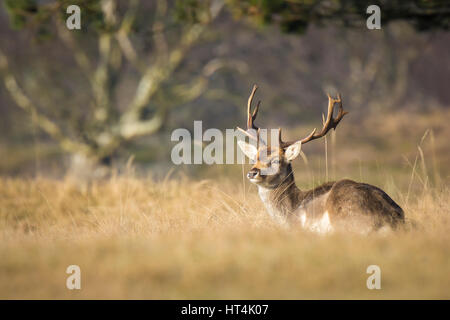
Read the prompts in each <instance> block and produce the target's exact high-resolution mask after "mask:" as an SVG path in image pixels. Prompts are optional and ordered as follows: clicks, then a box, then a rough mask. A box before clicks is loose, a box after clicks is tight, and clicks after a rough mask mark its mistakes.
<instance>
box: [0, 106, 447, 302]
mask: <svg viewBox="0 0 450 320" xmlns="http://www.w3.org/2000/svg"><path fill="white" fill-rule="evenodd" d="M444 114H445V117H444V116H443V115H444ZM409 117H410V118H409V119H412V120H410V121H412V122H413V123H415V126H414V127H411V126H410V125H409V123H411V122H408V121H406V120H405V119H406V117H405V116H403V115H402V114H399V115H397V116H395V115H393V116H391V117H389V118H388V119H386V120H385V121H384V122H382V123H381V122H380V121H375V120H376V119H374V121H372V122H373V123H372V124H371V123H364V125H362V126H352V125H351V123H350V122H349V123H348V124H347V125H346V126H343V127H342V128H341V130H340V131H337V137H335V139H337V141H338V142H337V144H338V145H339V148H338V150H336V149H337V146H336V145H335V144H333V141H334V140H333V139H330V138H329V139H328V143H329V152H328V162H329V178H330V179H334V178H338V179H339V178H344V177H349V178H353V179H355V180H359V181H365V182H368V183H372V184H375V185H377V186H379V187H381V188H383V189H384V190H386V191H387V192H388V193H389V194H390V195H391V196H392V197H393V198H394V199H395V200H396V201H397V202H398V203H399V204H400V205H401V206H402V207H403V208H404V209H405V211H406V215H407V217H408V219H410V220H414V221H415V222H416V224H417V227H416V228H413V229H412V230H410V231H406V232H403V231H402V232H397V233H393V234H388V235H384V236H382V235H370V236H358V235H348V234H333V235H330V236H319V235H315V234H311V233H309V232H306V231H303V230H300V229H298V228H291V229H284V228H281V227H279V226H277V225H276V224H274V223H273V222H272V221H271V220H270V219H269V217H268V216H267V214H266V213H265V209H264V208H263V206H262V204H261V201H260V200H259V198H258V196H257V193H256V188H255V187H254V186H250V185H249V184H248V182H246V181H245V180H244V181H243V180H242V176H241V174H242V170H241V169H242V168H241V167H240V166H239V165H236V166H213V167H210V168H209V169H208V171H205V172H204V173H203V176H205V177H210V180H201V178H198V177H197V178H195V179H194V178H183V177H182V173H183V169H176V170H175V171H174V172H173V173H172V175H171V176H170V177H167V178H166V179H164V180H155V179H152V178H150V177H148V178H145V176H144V177H143V176H142V174H141V173H139V174H138V173H134V171H133V170H131V169H129V170H128V171H127V172H125V173H123V174H121V175H117V176H114V177H112V178H111V179H109V180H104V181H96V182H93V183H92V184H90V185H89V186H85V187H81V186H80V185H79V184H78V183H77V182H76V181H75V180H72V179H70V178H65V179H54V180H53V179H50V178H31V179H26V178H23V177H20V178H7V177H3V178H0V257H1V258H0V298H49V299H54V298H58V299H59V298H61V299H65V298H107V299H109V298H137V299H140V298H151V299H158V298H159V299H161V298H211V299H215V298H286V299H303V298H374V299H383V298H446V299H449V298H450V275H449V270H450V256H449V253H450V232H449V231H450V206H449V204H448V199H449V197H450V190H449V188H448V186H449V184H448V181H449V180H448V178H449V175H448V156H449V148H448V143H447V139H448V130H449V127H448V125H446V124H445V123H446V119H447V118H448V117H447V113H442V112H441V113H439V114H438V113H433V114H432V115H430V116H425V115H422V116H417V117H415V118H412V115H409ZM358 128H359V129H358ZM361 128H364V129H365V130H361ZM428 128H431V129H432V130H427V129H428ZM306 129H308V128H302V130H301V131H305V130H306ZM408 130H409V131H408ZM306 131H307V130H306ZM424 132H428V133H427V134H426V135H424ZM288 134H295V132H293V131H292V132H291V133H288ZM361 134H364V135H365V136H364V135H362V136H361ZM368 134H372V135H373V136H368ZM345 137H352V139H349V141H345V143H342V142H343V140H344V139H345ZM322 141H323V142H324V140H322ZM323 142H322V143H317V144H315V145H313V144H312V145H311V147H308V150H305V152H307V154H308V155H309V160H310V164H309V166H307V167H306V168H305V165H304V164H303V163H302V162H301V161H296V162H295V167H296V168H295V174H296V178H297V182H298V184H299V186H300V187H302V188H306V187H311V186H312V185H317V184H318V183H320V182H321V181H324V180H326V169H325V165H324V163H325V161H324V156H323V150H324V148H323V146H324V143H323ZM339 142H341V143H339ZM305 149H306V148H305ZM244 183H245V185H244ZM72 264H76V265H79V266H80V267H81V272H82V289H81V290H80V291H77V290H74V291H69V290H68V289H66V286H65V284H66V278H67V276H68V275H67V274H66V273H65V271H66V268H67V267H68V266H69V265H72ZM371 264H376V265H379V266H380V267H381V271H382V282H381V286H382V289H381V290H368V289H367V288H366V280H367V277H368V276H369V275H368V274H366V268H367V266H369V265H371Z"/></svg>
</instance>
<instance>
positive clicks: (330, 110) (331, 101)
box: [278, 94, 348, 148]
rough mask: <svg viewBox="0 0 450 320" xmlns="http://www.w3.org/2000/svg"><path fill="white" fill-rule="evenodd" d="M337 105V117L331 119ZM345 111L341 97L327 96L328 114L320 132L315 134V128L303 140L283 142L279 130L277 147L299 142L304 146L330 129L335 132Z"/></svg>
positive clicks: (285, 146)
mask: <svg viewBox="0 0 450 320" xmlns="http://www.w3.org/2000/svg"><path fill="white" fill-rule="evenodd" d="M336 104H338V105H339V113H338V115H337V117H336V118H334V117H333V113H334V106H335V105H336ZM347 113H348V112H347V111H344V108H343V107H342V98H341V95H340V94H338V96H337V99H334V98H332V97H331V96H330V95H329V94H328V113H327V117H326V121H325V123H324V124H323V127H322V130H321V131H320V132H319V133H316V130H317V129H316V128H314V130H313V131H312V132H311V133H310V134H309V135H308V136H306V137H305V138H303V139H300V140H294V141H283V140H282V139H281V129H278V130H279V134H278V138H279V145H280V147H281V148H287V147H289V146H290V145H292V144H294V143H297V142H300V141H301V143H302V144H305V143H307V142H310V141H313V140H315V139H318V138H321V137H323V136H324V135H326V134H327V133H328V131H330V129H331V128H333V129H335V130H336V126H337V125H338V124H339V122H340V121H341V120H342V118H343V117H344V116H345V115H346V114H347Z"/></svg>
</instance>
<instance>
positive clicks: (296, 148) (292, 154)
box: [284, 141, 302, 161]
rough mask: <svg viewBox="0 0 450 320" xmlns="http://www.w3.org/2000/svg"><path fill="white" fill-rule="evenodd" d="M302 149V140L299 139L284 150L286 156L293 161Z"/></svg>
mask: <svg viewBox="0 0 450 320" xmlns="http://www.w3.org/2000/svg"><path fill="white" fill-rule="evenodd" d="M300 151H302V142H301V141H298V142H296V143H294V144H291V145H290V146H289V147H287V148H286V150H285V151H284V156H285V158H286V160H287V161H292V160H294V159H295V158H297V157H298V155H299V154H300Z"/></svg>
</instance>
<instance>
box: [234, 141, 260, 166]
mask: <svg viewBox="0 0 450 320" xmlns="http://www.w3.org/2000/svg"><path fill="white" fill-rule="evenodd" d="M238 146H239V148H241V150H242V152H243V153H244V154H245V155H246V156H247V157H248V158H250V159H251V160H254V161H256V155H257V154H258V149H256V147H255V146H254V145H251V144H250V143H247V142H244V141H242V140H240V141H238Z"/></svg>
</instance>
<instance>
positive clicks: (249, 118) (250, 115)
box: [247, 84, 261, 130]
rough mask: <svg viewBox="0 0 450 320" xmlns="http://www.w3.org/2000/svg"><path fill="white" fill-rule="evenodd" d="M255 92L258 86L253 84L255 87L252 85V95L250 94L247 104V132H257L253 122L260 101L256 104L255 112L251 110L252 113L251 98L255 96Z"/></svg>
mask: <svg viewBox="0 0 450 320" xmlns="http://www.w3.org/2000/svg"><path fill="white" fill-rule="evenodd" d="M256 90H258V86H257V85H256V84H255V85H253V89H252V93H251V94H250V97H248V102H247V130H248V129H255V130H258V127H257V126H255V124H254V123H253V121H255V119H256V116H257V115H258V110H259V105H260V103H261V101H258V103H257V104H256V108H255V110H253V112H252V101H253V97H254V96H255V93H256Z"/></svg>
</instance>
